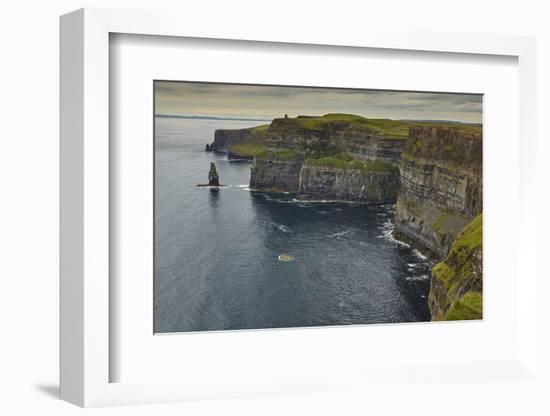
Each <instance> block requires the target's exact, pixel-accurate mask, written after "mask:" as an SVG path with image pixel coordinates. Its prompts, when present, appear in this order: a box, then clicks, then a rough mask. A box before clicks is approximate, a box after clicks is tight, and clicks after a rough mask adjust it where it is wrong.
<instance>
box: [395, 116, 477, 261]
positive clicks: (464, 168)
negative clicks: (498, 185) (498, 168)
mask: <svg viewBox="0 0 550 416" xmlns="http://www.w3.org/2000/svg"><path fill="white" fill-rule="evenodd" d="M409 134H410V137H409V140H408V142H407V147H406V149H405V152H404V153H403V154H402V157H401V162H400V164H399V170H400V175H401V185H400V190H399V195H398V198H397V205H396V215H395V232H396V235H397V236H398V238H401V239H404V240H407V241H409V242H411V243H413V244H415V245H418V246H420V247H421V248H424V249H427V250H428V251H430V252H431V253H433V254H435V256H436V257H439V258H443V257H445V255H446V254H447V253H448V251H449V249H450V248H451V245H452V243H453V241H454V240H455V238H456V236H457V235H458V233H459V232H460V230H462V229H463V228H464V226H465V225H466V224H468V223H469V222H470V221H471V220H472V218H473V217H474V216H475V215H477V214H479V213H480V212H481V211H482V163H481V157H482V142H481V134H479V133H478V132H476V131H468V130H465V129H461V128H452V127H411V129H410V133H409Z"/></svg>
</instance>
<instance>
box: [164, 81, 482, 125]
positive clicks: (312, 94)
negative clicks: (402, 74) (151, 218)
mask: <svg viewBox="0 0 550 416" xmlns="http://www.w3.org/2000/svg"><path fill="white" fill-rule="evenodd" d="M155 105H156V113H157V114H172V115H211V116H218V117H219V116H222V117H223V116H230V117H243V118H265V119H273V118H276V117H282V116H284V114H288V115H289V117H295V116H297V115H323V114H327V113H352V114H358V115H361V116H365V117H370V118H391V119H416V120H420V119H424V120H426V119H427V120H454V121H463V122H474V123H480V122H481V121H482V96H481V95H479V94H442V93H423V92H422V93H420V92H398V91H376V90H345V89H331V88H302V87H277V86H275V87H271V86H256V85H233V84H207V83H188V82H166V81H156V82H155Z"/></svg>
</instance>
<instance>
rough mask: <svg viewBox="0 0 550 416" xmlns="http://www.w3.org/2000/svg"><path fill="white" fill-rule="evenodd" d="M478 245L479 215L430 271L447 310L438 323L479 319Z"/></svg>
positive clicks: (480, 248)
mask: <svg viewBox="0 0 550 416" xmlns="http://www.w3.org/2000/svg"><path fill="white" fill-rule="evenodd" d="M482 242H483V218H482V214H479V215H478V216H477V217H475V218H474V219H473V220H472V222H470V223H469V224H468V225H467V226H466V227H464V229H463V230H462V231H461V232H460V234H459V235H458V237H457V238H456V240H455V242H454V243H453V245H452V247H451V250H450V251H449V254H448V255H447V257H446V258H445V260H443V261H442V262H440V263H438V264H436V265H435V266H434V267H433V269H432V279H435V280H436V283H438V284H440V285H441V286H442V287H443V288H444V289H445V291H446V298H447V304H448V307H449V309H448V311H447V313H446V314H445V315H444V316H442V317H438V318H439V319H443V320H462V319H480V318H481V317H482V295H481V287H482V282H481V278H482V276H481V273H482V272H481V268H482V264H481V254H480V253H481V250H482ZM432 285H433V282H432Z"/></svg>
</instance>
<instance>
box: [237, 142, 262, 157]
mask: <svg viewBox="0 0 550 416" xmlns="http://www.w3.org/2000/svg"><path fill="white" fill-rule="evenodd" d="M231 151H232V152H233V153H236V154H238V155H240V156H250V157H259V156H262V155H265V154H267V147H266V145H265V144H264V143H249V142H246V143H238V144H234V145H233V146H231Z"/></svg>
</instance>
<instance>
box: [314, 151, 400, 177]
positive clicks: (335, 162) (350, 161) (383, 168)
mask: <svg viewBox="0 0 550 416" xmlns="http://www.w3.org/2000/svg"><path fill="white" fill-rule="evenodd" d="M304 164H305V165H306V166H322V167H332V168H338V169H356V170H360V171H362V172H388V173H389V172H398V171H399V169H398V168H397V167H396V166H393V165H390V164H389V163H386V162H383V161H381V160H373V161H366V162H363V161H360V160H356V159H354V158H353V157H351V156H349V155H336V156H328V157H321V158H319V159H307V160H305V161H304Z"/></svg>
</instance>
